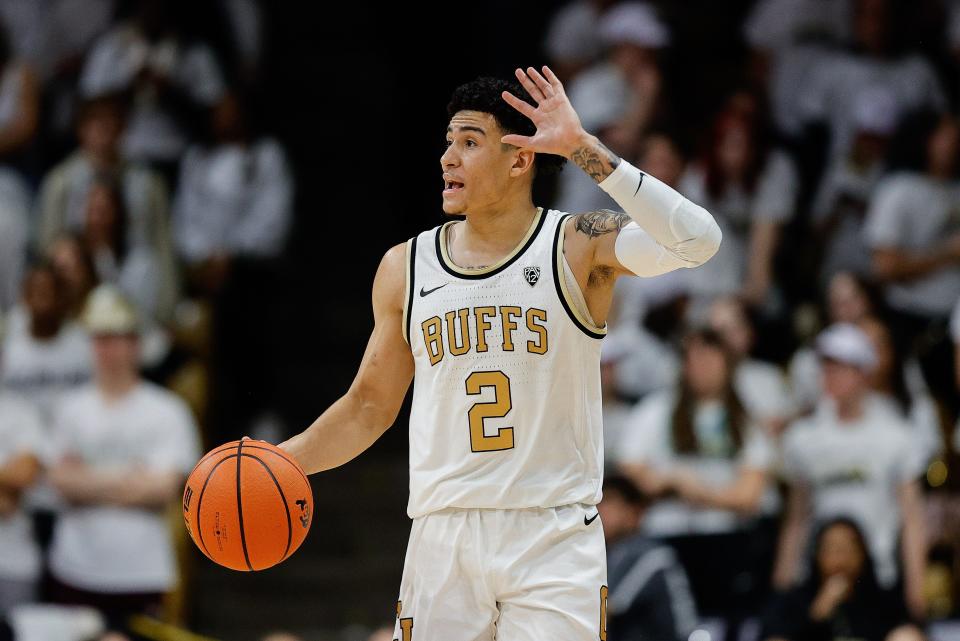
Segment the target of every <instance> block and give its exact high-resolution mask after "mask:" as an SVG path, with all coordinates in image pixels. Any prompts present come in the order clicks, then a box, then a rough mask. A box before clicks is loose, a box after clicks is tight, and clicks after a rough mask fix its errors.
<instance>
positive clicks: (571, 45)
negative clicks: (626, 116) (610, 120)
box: [543, 0, 603, 211]
mask: <svg viewBox="0 0 960 641" xmlns="http://www.w3.org/2000/svg"><path fill="white" fill-rule="evenodd" d="M599 23H600V12H599V11H598V10H597V7H596V5H595V4H594V3H593V2H590V1H589V0H577V1H576V2H571V3H569V4H567V5H566V6H564V7H563V8H561V9H560V10H558V11H557V12H556V13H555V14H554V15H553V18H551V20H550V25H549V26H548V27H547V36H546V38H545V39H544V42H543V48H544V50H545V51H546V53H547V55H548V56H550V58H551V59H552V60H558V61H577V62H590V61H591V60H593V59H594V58H596V57H597V56H599V55H600V52H601V50H602V45H603V43H602V42H601V40H600V34H599V33H598V31H597V27H598V25H599ZM564 211H566V210H564Z"/></svg>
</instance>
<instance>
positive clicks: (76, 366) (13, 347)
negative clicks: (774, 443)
mask: <svg viewBox="0 0 960 641" xmlns="http://www.w3.org/2000/svg"><path fill="white" fill-rule="evenodd" d="M8 320H9V323H8V325H7V335H6V336H5V337H4V341H3V348H2V349H0V388H2V389H4V390H6V391H8V392H11V393H13V394H16V395H17V396H18V397H19V398H21V399H23V400H26V401H28V402H30V403H32V404H34V405H35V406H36V407H37V409H38V410H39V411H40V414H41V416H42V418H43V422H44V424H45V425H49V424H50V422H51V420H52V418H53V415H54V413H55V412H56V405H57V403H58V402H59V401H60V399H61V398H62V397H63V395H64V393H66V392H68V391H70V390H72V389H75V388H76V387H78V386H80V385H82V384H84V383H86V382H87V381H89V380H90V379H91V378H92V376H93V353H92V348H91V343H90V337H89V336H88V335H87V333H86V332H85V331H84V330H83V328H82V327H80V326H79V325H78V324H76V323H73V322H67V323H65V324H64V325H63V327H61V328H60V332H59V333H58V334H57V335H56V336H54V337H53V338H51V339H49V340H43V341H41V340H37V339H35V338H34V337H33V336H32V335H31V334H30V321H29V316H28V315H27V313H26V311H25V310H24V309H23V308H16V309H15V310H14V311H13V312H11V314H10V318H9V319H8Z"/></svg>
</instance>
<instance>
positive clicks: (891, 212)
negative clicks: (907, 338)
mask: <svg viewBox="0 0 960 641" xmlns="http://www.w3.org/2000/svg"><path fill="white" fill-rule="evenodd" d="M958 232H960V182H957V181H953V182H941V181H937V180H934V179H933V178H930V177H928V176H925V175H923V174H918V173H906V172H904V173H897V174H893V175H891V176H889V177H887V178H885V179H884V180H883V181H881V183H880V184H879V185H878V186H877V191H876V195H875V196H874V198H873V202H872V203H871V204H870V210H869V211H868V212H867V220H866V222H865V223H864V233H865V234H866V239H867V245H868V246H869V247H871V248H872V249H877V248H892V249H900V250H905V251H912V252H923V251H926V250H929V249H931V248H932V247H934V246H937V245H939V244H940V243H942V242H943V241H944V240H946V239H947V238H948V237H949V236H950V235H952V234H955V233H958ZM885 291H886V297H887V302H888V303H889V304H890V306H891V307H893V308H895V309H898V310H902V311H906V312H912V313H914V314H922V315H926V316H930V317H941V318H946V317H947V315H948V314H950V311H951V309H953V305H954V303H955V302H956V301H957V299H958V298H960V266H957V265H954V266H950V267H943V268H941V269H938V270H936V271H934V272H931V273H929V274H927V275H926V276H922V277H920V278H915V279H912V280H908V281H901V282H896V283H890V284H888V285H887V286H886V290H885Z"/></svg>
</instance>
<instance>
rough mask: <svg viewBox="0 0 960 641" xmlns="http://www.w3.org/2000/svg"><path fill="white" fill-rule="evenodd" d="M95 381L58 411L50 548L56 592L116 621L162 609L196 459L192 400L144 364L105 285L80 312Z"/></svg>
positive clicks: (124, 310)
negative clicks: (58, 501)
mask: <svg viewBox="0 0 960 641" xmlns="http://www.w3.org/2000/svg"><path fill="white" fill-rule="evenodd" d="M83 319H84V323H85V325H86V326H87V328H88V330H89V331H90V333H91V334H92V335H93V342H94V357H95V359H94V360H95V379H94V382H93V383H91V384H90V385H87V386H85V387H83V388H81V389H79V390H77V391H76V392H75V393H73V394H71V395H70V397H69V398H68V399H66V400H65V401H64V402H63V404H62V406H61V411H60V412H59V413H58V415H57V419H56V423H55V429H54V435H53V444H52V448H51V449H52V452H51V454H50V479H51V482H52V483H53V485H54V487H55V488H56V489H57V490H58V491H59V493H60V494H61V496H62V497H63V499H64V501H65V502H66V503H67V504H68V507H66V508H65V509H64V510H63V511H62V512H61V514H60V518H59V519H58V521H57V524H56V527H55V529H54V536H53V543H52V546H51V550H50V572H51V574H52V577H53V584H54V585H53V587H52V589H51V591H52V596H53V600H54V601H55V602H58V603H61V604H65V605H86V606H90V607H94V608H96V609H98V610H100V611H102V612H103V613H104V615H105V617H106V618H107V620H108V621H109V622H110V623H111V625H112V626H114V627H115V628H119V629H122V626H123V625H124V624H125V622H126V619H127V617H128V616H129V615H131V614H134V613H152V614H156V613H157V611H158V608H159V606H160V602H161V598H162V596H163V594H164V593H165V592H168V591H169V590H171V589H172V588H173V587H174V584H175V582H176V580H177V574H176V563H175V558H174V550H173V541H172V535H171V532H170V531H169V527H168V524H167V520H166V518H165V516H164V511H165V508H166V507H168V506H169V504H170V502H171V501H172V500H174V499H175V498H176V497H177V495H178V493H179V492H180V489H181V488H182V484H183V480H184V478H185V477H186V475H187V474H188V473H189V471H190V470H191V468H192V467H193V465H194V463H196V460H197V458H198V457H199V449H198V440H199V439H198V434H197V428H196V426H195V424H194V421H193V417H192V415H191V414H190V411H189V410H188V409H187V407H186V405H185V404H184V403H183V402H182V401H181V400H180V399H178V398H177V397H176V396H174V395H173V394H171V393H170V392H168V391H166V390H164V389H162V388H160V387H157V386H155V385H153V384H151V383H148V382H146V381H144V380H143V379H142V378H141V377H140V375H139V372H138V363H139V354H138V351H139V333H140V324H139V321H138V318H137V314H136V310H135V308H134V307H133V305H132V304H131V303H130V302H129V301H128V300H126V299H125V298H124V297H123V296H122V294H120V292H119V291H118V290H117V289H116V288H114V287H111V286H105V285H101V286H100V287H98V288H97V289H95V290H94V291H93V293H92V294H91V295H90V299H89V301H88V303H87V307H86V309H85V310H84V314H83Z"/></svg>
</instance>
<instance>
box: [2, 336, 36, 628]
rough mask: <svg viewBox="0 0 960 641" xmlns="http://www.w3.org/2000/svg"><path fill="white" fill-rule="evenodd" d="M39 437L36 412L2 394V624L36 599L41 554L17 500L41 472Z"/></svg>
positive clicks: (30, 406) (12, 396)
mask: <svg viewBox="0 0 960 641" xmlns="http://www.w3.org/2000/svg"><path fill="white" fill-rule="evenodd" d="M2 334H3V319H2V318H0V336H2ZM0 355H2V354H0ZM0 366H2V365H0ZM43 437H44V432H43V428H42V425H41V423H40V415H39V413H38V412H37V410H36V409H35V408H34V407H33V406H32V405H30V404H29V403H26V402H24V401H23V400H21V399H19V398H17V397H16V396H14V395H13V394H11V393H9V392H6V391H0V620H2V619H3V618H4V617H6V616H7V615H8V614H9V612H10V609H11V608H12V607H14V606H16V605H20V604H22V603H29V602H31V601H33V600H34V598H35V597H36V592H37V589H36V588H37V582H38V581H39V578H40V569H41V560H40V550H39V549H38V547H37V544H36V542H35V541H34V539H33V529H32V525H31V523H30V518H29V516H28V515H27V511H26V510H25V509H24V508H23V505H22V502H21V498H22V495H23V492H24V490H26V489H27V488H28V487H30V485H31V484H32V483H33V481H34V480H35V479H36V476H37V473H38V471H39V468H40V454H41V448H42V447H43Z"/></svg>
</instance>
